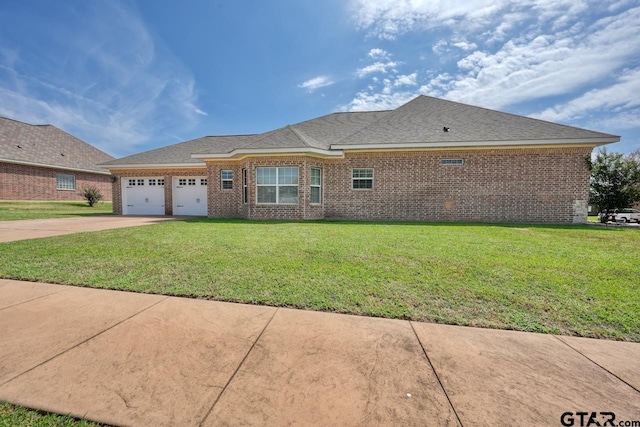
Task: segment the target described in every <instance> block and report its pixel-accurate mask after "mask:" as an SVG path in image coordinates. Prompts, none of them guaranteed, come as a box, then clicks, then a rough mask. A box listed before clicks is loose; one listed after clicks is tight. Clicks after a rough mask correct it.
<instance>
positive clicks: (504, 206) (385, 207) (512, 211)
mask: <svg viewBox="0 0 640 427" xmlns="http://www.w3.org/2000/svg"><path fill="white" fill-rule="evenodd" d="M590 155H591V148H588V147H587V148H535V149H534V148H522V149H492V150H486V149H482V150H451V151H444V150H439V151H412V152H411V151H406V152H397V151H393V152H346V153H345V157H344V158H343V159H319V158H315V157H310V156H280V157H276V156H273V157H250V158H246V159H243V160H237V161H226V162H221V161H214V162H209V163H207V168H206V170H205V169H175V170H164V169H163V170H138V171H112V172H113V173H114V175H116V176H117V177H118V180H117V181H116V182H115V183H114V187H113V193H114V212H115V213H117V214H121V213H122V206H121V200H122V198H121V194H120V191H121V188H122V187H121V184H120V180H121V178H122V177H136V176H139V177H142V176H148V177H152V176H164V178H165V207H166V214H167V215H171V210H172V209H171V182H172V178H173V177H174V176H199V175H206V176H207V177H208V182H209V185H208V212H209V213H208V216H209V217H211V218H251V219H285V220H305V219H322V218H326V219H355V220H405V221H474V222H475V221H480V222H534V223H572V222H582V221H586V201H587V199H588V195H589V169H588V167H587V163H586V161H585V159H586V158H588V157H590ZM443 159H463V160H464V164H462V165H444V164H442V160H443ZM269 166H271V167H298V168H299V182H298V198H299V202H298V204H296V205H278V204H257V203H256V200H255V199H256V185H255V182H256V168H258V167H269ZM314 167H317V168H320V169H321V170H322V204H321V205H311V203H310V188H309V184H310V174H311V168H314ZM354 168H372V169H373V170H374V182H373V188H372V189H367V190H364V189H359V190H354V189H352V188H351V187H352V175H351V174H352V170H353V169H354ZM243 169H246V170H247V180H248V192H247V193H248V200H247V203H246V204H243V201H242V199H243V183H242V171H243ZM222 170H232V171H233V189H231V190H222V187H221V176H220V175H221V171H222Z"/></svg>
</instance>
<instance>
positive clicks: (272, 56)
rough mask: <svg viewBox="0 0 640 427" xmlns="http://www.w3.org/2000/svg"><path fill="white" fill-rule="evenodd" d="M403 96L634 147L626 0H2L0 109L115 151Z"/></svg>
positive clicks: (634, 77)
mask: <svg viewBox="0 0 640 427" xmlns="http://www.w3.org/2000/svg"><path fill="white" fill-rule="evenodd" d="M418 94H424V95H431V96H436V97H442V98H446V99H450V100H454V101H460V102H464V103H469V104H473V105H479V106H483V107H487V108H492V109H497V110H501V111H507V112H511V113H515V114H521V115H526V116H531V117H536V118H541V119H545V120H550V121H555V122H559V123H565V124H569V125H574V126H579V127H585V128H588V129H593V130H599V131H602V132H607V133H613V134H616V135H621V136H622V141H621V142H620V143H617V144H614V145H611V146H610V150H613V151H618V152H627V153H628V152H630V151H633V150H637V149H640V0H611V1H604V2H603V1H601V0H599V1H591V0H491V1H487V0H473V1H470V0H431V1H421V0H395V1H390V0H342V1H340V0H323V1H311V0H282V1H268V2H266V1H258V0H237V1H213V0H207V1H205V0H185V1H182V2H177V1H160V0H137V1H134V0H130V1H121V0H102V1H99V0H93V1H86V0H65V1H50V0H3V2H2V5H1V6H0V116H4V117H10V118H14V119H17V120H22V121H26V122H29V123H34V124H41V123H51V124H54V125H55V126H58V127H60V128H62V129H64V130H66V131H67V132H69V133H71V134H73V135H75V136H77V137H79V138H81V139H83V140H85V141H87V142H89V143H91V144H93V145H95V146H97V147H98V148H100V149H102V150H104V151H106V152H108V153H110V154H112V155H114V156H116V157H119V156H124V155H128V154H132V153H136V152H140V151H144V150H148V149H152V148H156V147H160V146H165V145H169V144H173V143H176V142H180V141H185V140H189V139H193V138H198V137H200V136H204V135H226V134H246V133H259V132H265V131H268V130H272V129H276V128H279V127H282V126H286V125H287V124H292V123H297V122H300V121H303V120H307V119H310V118H314V117H317V116H321V115H324V114H328V113H331V112H335V111H358V110H380V109H391V108H395V107H397V106H399V105H401V104H403V103H405V102H407V101H409V100H410V99H412V98H413V97H415V96H417V95H418Z"/></svg>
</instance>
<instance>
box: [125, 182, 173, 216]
mask: <svg viewBox="0 0 640 427" xmlns="http://www.w3.org/2000/svg"><path fill="white" fill-rule="evenodd" d="M122 214H123V215H164V178H162V177H150V178H138V177H135V178H122Z"/></svg>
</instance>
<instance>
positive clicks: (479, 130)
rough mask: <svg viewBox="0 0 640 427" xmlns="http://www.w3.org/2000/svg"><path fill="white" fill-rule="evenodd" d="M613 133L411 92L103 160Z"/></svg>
mask: <svg viewBox="0 0 640 427" xmlns="http://www.w3.org/2000/svg"><path fill="white" fill-rule="evenodd" d="M445 128H446V131H445ZM619 140H620V137H618V136H616V135H610V134H605V133H601V132H594V131H590V130H586V129H581V128H576V127H572V126H566V125H561V124H557V123H551V122H546V121H543V120H537V119H532V118H529V117H523V116H517V115H514V114H509V113H503V112H500V111H494V110H488V109H486V108H481V107H475V106H472V105H466V104H461V103H458V102H452V101H446V100H443V99H438V98H432V97H428V96H418V97H417V98H415V99H413V100H412V101H410V102H408V103H406V104H404V105H402V106H400V107H399V108H397V109H395V110H391V111H373V112H353V113H334V114H329V115H326V116H322V117H318V118H316V119H312V120H307V121H305V122H301V123H298V124H294V125H290V126H286V127H283V128H280V129H276V130H273V131H270V132H266V133H263V134H257V135H237V136H207V137H204V138H199V139H195V140H192V141H187V142H183V143H180V144H175V145H171V146H168V147H163V148H159V149H156V150H151V151H147V152H145V153H140V154H135V155H132V156H128V157H124V158H122V159H117V160H113V161H111V162H107V163H105V164H104V165H105V166H107V167H111V168H115V167H118V166H122V167H136V166H138V167H140V166H149V167H152V166H159V165H168V164H172V165H176V166H178V165H180V164H183V165H200V166H202V165H204V163H203V161H204V159H216V158H217V159H225V158H237V157H241V156H246V155H253V154H279V153H315V154H316V155H321V156H326V157H332V156H342V154H343V150H350V149H351V150H354V149H359V150H362V149H401V148H433V147H435V148H438V147H442V148H447V147H448V148H451V147H473V146H505V145H511V146H514V145H558V144H560V145H566V144H592V145H594V146H597V145H602V144H607V143H611V142H617V141H619Z"/></svg>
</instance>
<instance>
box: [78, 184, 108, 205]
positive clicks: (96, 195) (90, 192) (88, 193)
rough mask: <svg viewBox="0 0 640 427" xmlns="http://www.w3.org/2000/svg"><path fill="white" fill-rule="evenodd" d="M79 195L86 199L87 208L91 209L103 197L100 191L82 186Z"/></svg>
mask: <svg viewBox="0 0 640 427" xmlns="http://www.w3.org/2000/svg"><path fill="white" fill-rule="evenodd" d="M80 195H81V196H82V197H84V198H85V199H87V203H89V207H93V205H95V204H96V203H98V202H99V201H100V200H102V198H103V197H104V196H103V195H102V193H100V190H98V189H97V188H96V187H95V186H93V185H86V186H82V191H81V192H80Z"/></svg>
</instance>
